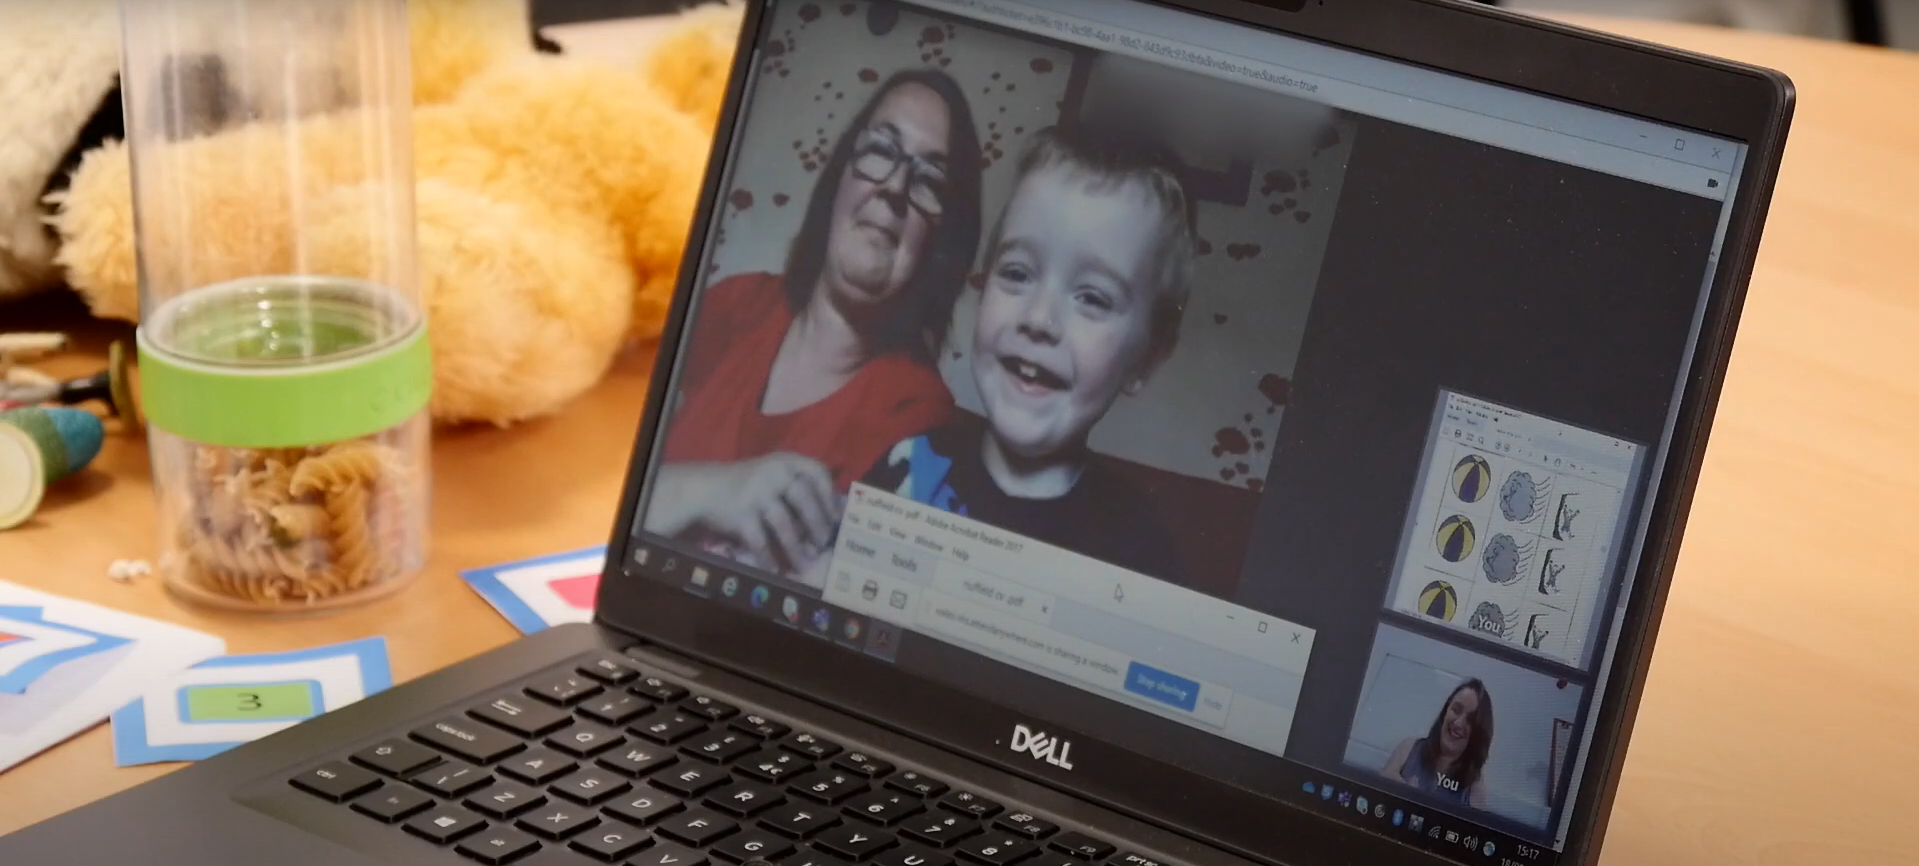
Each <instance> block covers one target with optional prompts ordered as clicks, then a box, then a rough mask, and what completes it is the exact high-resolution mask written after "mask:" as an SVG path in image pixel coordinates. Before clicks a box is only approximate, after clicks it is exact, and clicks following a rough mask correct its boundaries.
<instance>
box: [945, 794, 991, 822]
mask: <svg viewBox="0 0 1919 866" xmlns="http://www.w3.org/2000/svg"><path fill="white" fill-rule="evenodd" d="M940 805H941V806H942V807H945V808H948V809H951V810H953V811H955V812H965V813H966V814H968V815H971V816H973V817H975V818H991V817H993V816H994V815H997V814H999V813H1000V812H1002V811H1004V810H1005V808H1006V807H1004V806H1001V805H1000V804H998V803H995V802H993V801H992V800H988V799H986V798H985V797H982V796H980V795H978V794H975V793H973V792H972V791H954V792H953V793H951V794H947V795H946V796H945V797H943V798H941V799H940Z"/></svg>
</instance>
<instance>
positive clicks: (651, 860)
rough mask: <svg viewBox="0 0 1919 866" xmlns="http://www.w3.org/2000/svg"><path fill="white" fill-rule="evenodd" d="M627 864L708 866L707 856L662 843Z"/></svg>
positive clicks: (639, 865)
mask: <svg viewBox="0 0 1919 866" xmlns="http://www.w3.org/2000/svg"><path fill="white" fill-rule="evenodd" d="M626 862H627V863H630V864H632V866H706V855H705V854H701V853H700V852H698V851H693V850H690V849H687V848H682V847H680V846H678V845H675V844H673V843H671V842H661V843H658V844H656V845H654V846H653V847H651V848H648V849H646V850H645V851H641V852H640V853H638V854H636V855H634V856H633V859H631V860H628V861H626Z"/></svg>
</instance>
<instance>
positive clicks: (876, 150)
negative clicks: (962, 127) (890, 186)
mask: <svg viewBox="0 0 1919 866" xmlns="http://www.w3.org/2000/svg"><path fill="white" fill-rule="evenodd" d="M901 166H907V173H906V200H907V201H908V202H910V203H912V205H913V207H914V209H916V210H918V211H919V212H920V213H923V214H926V215H927V216H929V217H937V216H939V215H940V214H941V213H942V212H944V211H945V209H946V207H945V199H946V169H944V168H941V167H940V166H939V164H938V163H935V162H932V161H930V160H928V159H926V158H925V157H922V156H915V155H913V154H910V153H907V152H906V149H905V148H903V147H901V146H900V143H899V140H898V139H897V138H894V137H893V136H892V135H889V134H887V133H885V132H883V131H880V130H874V129H869V130H866V131H865V132H862V133H860V135H859V138H857V139H855V140H854V142H853V174H854V175H856V176H858V177H859V178H860V179H861V180H865V181H868V182H871V183H885V182H887V181H889V180H892V179H893V175H894V174H897V173H898V172H899V170H900V167H901Z"/></svg>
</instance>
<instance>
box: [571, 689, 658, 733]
mask: <svg viewBox="0 0 1919 866" xmlns="http://www.w3.org/2000/svg"><path fill="white" fill-rule="evenodd" d="M650 712H653V705H652V704H651V703H648V702H647V701H644V700H641V699H639V698H637V697H634V696H633V695H629V694H623V693H621V692H607V693H606V694H603V695H601V696H599V697H597V698H594V699H592V700H590V701H587V702H586V703H584V704H581V705H580V715H582V716H585V717H587V718H589V719H592V720H593V721H596V722H603V723H605V724H609V725H624V724H626V723H627V722H630V721H633V720H634V719H637V718H639V717H641V716H644V715H646V714H647V713H650Z"/></svg>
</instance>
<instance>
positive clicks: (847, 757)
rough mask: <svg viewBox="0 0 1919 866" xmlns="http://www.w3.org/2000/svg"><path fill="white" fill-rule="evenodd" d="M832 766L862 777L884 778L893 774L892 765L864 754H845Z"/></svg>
mask: <svg viewBox="0 0 1919 866" xmlns="http://www.w3.org/2000/svg"><path fill="white" fill-rule="evenodd" d="M833 766H835V767H839V768H840V769H842V770H852V771H853V772H855V773H858V774H860V775H862V776H884V775H886V774H887V773H891V772H893V765H892V764H889V763H887V762H885V761H882V760H880V759H878V758H875V757H873V756H872V755H869V754H866V753H865V752H847V753H846V754H844V755H841V756H840V759H839V760H837V761H834V762H833Z"/></svg>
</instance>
